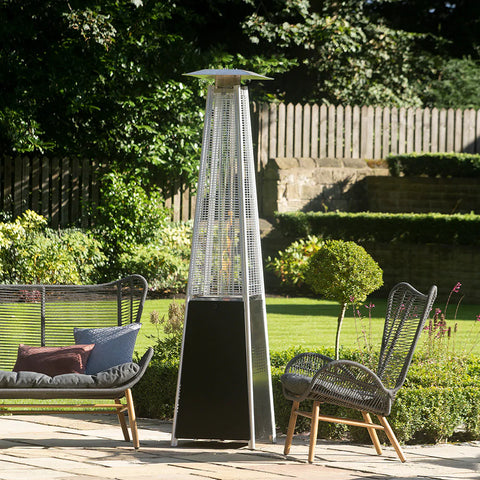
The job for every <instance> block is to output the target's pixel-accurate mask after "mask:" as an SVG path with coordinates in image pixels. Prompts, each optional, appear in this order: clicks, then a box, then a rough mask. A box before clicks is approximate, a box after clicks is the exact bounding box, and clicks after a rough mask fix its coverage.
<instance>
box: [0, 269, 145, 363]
mask: <svg viewBox="0 0 480 480" xmlns="http://www.w3.org/2000/svg"><path fill="white" fill-rule="evenodd" d="M146 295H147V282H146V281H145V279H144V278H143V277H141V276H140V275H131V276H129V277H126V278H123V279H121V280H117V281H115V282H110V283H105V284H101V285H0V369H1V370H11V369H12V367H13V365H14V364H15V360H16V358H17V350H18V345H19V344H20V343H23V344H25V345H31V346H65V345H73V344H74V343H75V340H74V338H73V329H74V327H80V328H101V327H111V326H117V325H119V326H120V325H126V324H128V323H132V322H139V321H140V318H141V316H142V311H143V305H144V302H145V298H146Z"/></svg>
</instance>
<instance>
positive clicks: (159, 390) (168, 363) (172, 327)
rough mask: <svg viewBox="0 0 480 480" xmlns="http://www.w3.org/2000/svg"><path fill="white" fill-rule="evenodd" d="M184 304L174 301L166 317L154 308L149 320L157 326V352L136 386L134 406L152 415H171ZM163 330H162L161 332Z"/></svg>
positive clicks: (142, 413) (180, 343)
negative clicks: (160, 316) (161, 315)
mask: <svg viewBox="0 0 480 480" xmlns="http://www.w3.org/2000/svg"><path fill="white" fill-rule="evenodd" d="M184 320H185V304H184V303H182V304H179V303H177V302H175V301H174V302H172V303H171V304H170V305H169V308H168V315H167V317H162V318H159V315H158V313H157V312H156V311H155V310H154V311H153V312H152V313H151V317H150V321H151V322H152V323H153V324H154V325H156V326H157V336H156V337H152V340H155V345H154V347H153V349H154V354H153V358H152V361H151V362H150V365H149V366H148V368H147V370H146V372H145V374H144V376H143V377H142V378H141V380H140V381H139V382H138V384H137V385H135V387H134V390H133V392H134V395H135V409H136V410H137V412H138V414H139V415H143V416H146V417H151V418H172V417H173V412H174V405H175V392H176V386H177V377H178V368H179V361H180V350H181V347H182V333H183V323H184ZM160 329H162V330H163V332H160Z"/></svg>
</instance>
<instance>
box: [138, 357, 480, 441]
mask: <svg viewBox="0 0 480 480" xmlns="http://www.w3.org/2000/svg"><path fill="white" fill-rule="evenodd" d="M303 351H304V350H303V349H302V348H290V349H288V350H285V351H281V352H272V353H271V367H272V388H273V399H274V407H275V418H276V422H277V427H278V429H279V430H280V431H281V432H283V433H284V432H286V429H287V425H288V420H289V417H290V411H291V406H292V403H291V402H290V401H288V400H286V399H285V397H284V396H283V393H282V386H281V382H280V376H281V375H282V373H283V372H284V369H285V365H286V364H287V363H288V361H289V360H290V359H291V358H292V357H293V356H295V355H296V354H298V353H301V352H303ZM318 352H319V353H323V354H324V355H327V356H330V357H332V356H333V355H334V352H333V348H328V349H321V350H318ZM340 356H341V358H345V359H350V360H355V361H362V354H361V352H359V351H356V350H347V349H344V350H342V351H341V355H340ZM419 360H420V359H419V357H416V358H415V359H414V363H413V364H412V367H411V369H410V371H409V374H408V376H407V381H406V383H405V385H404V387H403V388H402V389H400V391H399V392H398V394H397V398H396V400H395V403H394V405H393V408H392V413H391V415H390V416H389V422H390V424H391V425H392V427H393V429H394V431H395V433H396V435H397V438H398V439H399V441H400V442H402V443H412V444H414V443H437V442H439V441H445V440H454V439H455V440H474V439H477V440H478V439H479V438H480V389H479V388H478V382H479V380H480V378H479V377H480V373H479V372H480V368H479V367H480V358H478V357H473V356H472V357H470V358H469V359H468V360H467V361H466V365H465V369H464V372H463V374H462V375H459V376H456V377H454V378H453V379H452V377H448V376H447V377H445V378H448V381H445V382H436V384H434V385H432V378H431V375H428V374H427V373H426V370H425V369H423V368H422V366H421V365H419V364H417V363H416V362H419ZM447 368H448V367H447ZM177 376H178V361H170V360H169V361H166V362H159V361H156V360H155V358H154V360H153V361H152V363H151V365H150V366H149V367H148V369H147V372H146V374H145V375H144V377H143V378H142V380H141V381H140V382H139V383H138V384H137V385H136V386H135V387H134V391H133V394H134V398H135V405H136V409H137V413H138V415H139V416H143V417H149V418H161V419H171V418H172V417H173V412H174V404H175V392H176V385H177ZM436 378H437V380H438V377H436ZM309 406H310V405H308V402H304V404H302V407H303V408H307V409H308V408H309ZM322 412H323V413H325V414H328V415H336V416H350V417H352V418H358V419H361V414H360V413H359V412H357V411H353V410H349V409H346V408H341V407H337V406H335V405H328V404H324V405H322ZM309 429H310V424H309V420H308V419H306V418H303V417H299V418H298V421H297V425H296V431H297V432H305V431H308V430H309ZM318 436H319V438H326V439H339V438H345V436H349V437H350V438H352V439H353V440H354V441H357V442H363V443H367V444H369V443H370V438H369V436H368V432H367V430H366V429H365V428H358V427H347V426H346V425H338V424H333V423H326V422H320V423H319V434H318ZM381 438H382V441H384V442H386V441H387V440H386V437H384V436H381Z"/></svg>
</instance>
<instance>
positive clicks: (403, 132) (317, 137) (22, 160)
mask: <svg viewBox="0 0 480 480" xmlns="http://www.w3.org/2000/svg"><path fill="white" fill-rule="evenodd" d="M252 117H253V118H252V125H253V130H254V131H253V137H254V143H255V144H256V148H257V149H258V150H257V151H258V155H257V157H258V158H257V171H261V170H262V169H263V167H264V166H265V165H266V163H267V161H268V159H269V158H276V157H314V158H325V157H333V158H335V157H336V158H365V159H382V158H385V157H386V156H387V155H388V154H390V153H409V152H420V151H424V152H445V151H455V152H468V153H480V110H453V109H449V110H438V109H436V108H433V109H431V110H430V109H428V108H426V109H411V108H409V109H405V108H399V109H397V108H384V107H365V106H364V107H358V106H353V107H352V106H346V107H343V106H341V105H340V106H333V105H330V106H326V105H321V106H320V105H300V104H297V105H293V104H288V105H285V104H259V105H254V109H253V112H252ZM103 168H105V167H104V166H102V165H101V164H100V163H99V162H97V161H91V160H79V159H68V158H51V159H50V158H45V157H42V158H38V157H33V158H30V157H28V156H25V157H18V158H3V159H2V160H1V161H0V211H6V212H10V213H11V214H12V215H13V216H14V217H16V216H18V215H19V214H20V213H22V212H23V211H25V210H26V209H28V208H30V209H33V210H35V211H36V212H38V213H41V214H42V215H44V216H45V217H47V218H48V219H49V220H50V225H51V226H52V227H53V228H57V227H59V226H66V225H72V224H74V225H80V226H84V227H85V226H88V225H90V218H89V213H88V212H89V207H90V206H92V205H94V204H96V203H97V202H99V201H101V199H100V194H99V191H100V189H99V187H100V185H99V182H98V178H99V177H100V175H101V172H102V169H103ZM259 187H260V188H259V196H261V185H259ZM165 204H166V206H167V207H169V208H171V210H172V219H173V220H176V221H177V220H187V219H191V218H193V215H194V207H195V198H194V196H193V195H191V193H190V191H189V190H188V189H187V188H185V187H184V186H182V184H181V182H179V184H178V188H177V190H176V192H175V193H174V194H172V195H167V197H166V202H165ZM260 204H261V202H260Z"/></svg>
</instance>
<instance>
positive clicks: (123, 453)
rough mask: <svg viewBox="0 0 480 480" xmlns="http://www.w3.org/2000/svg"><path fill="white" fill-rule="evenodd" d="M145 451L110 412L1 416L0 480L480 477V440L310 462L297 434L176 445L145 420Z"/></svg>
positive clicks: (164, 429)
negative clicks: (264, 440)
mask: <svg viewBox="0 0 480 480" xmlns="http://www.w3.org/2000/svg"><path fill="white" fill-rule="evenodd" d="M139 426H140V441H141V449H140V450H138V451H135V450H134V449H133V448H132V447H131V446H130V445H129V444H127V443H126V442H124V441H123V440H122V434H121V430H120V428H119V427H118V426H117V423H116V419H115V418H114V417H110V416H104V415H100V416H73V415H71V416H67V415H65V416H43V415H42V416H11V417H0V431H1V432H2V435H1V439H0V479H5V480H11V479H15V480H24V479H28V480H36V479H56V480H61V479H66V480H67V479H68V480H87V479H88V480H92V479H96V478H105V479H122V480H123V479H125V480H127V479H132V480H133V479H135V480H144V479H161V480H170V479H186V480H189V479H191V480H199V479H219V480H229V479H232V480H237V479H238V480H253V479H255V480H257V479H258V480H273V479H285V480H288V479H295V478H299V479H300V478H301V479H308V480H311V479H312V480H354V479H358V480H361V479H367V480H373V479H377V480H381V479H392V478H394V479H398V480H407V479H424V480H425V479H442V480H443V479H445V480H452V479H462V480H470V479H480V442H473V443H464V444H455V445H452V444H445V445H437V446H425V447H422V446H415V447H412V446H407V447H405V453H406V455H407V457H408V461H407V463H405V464H402V463H400V462H399V461H398V460H397V458H396V455H395V453H394V451H393V450H392V449H391V448H385V453H384V455H383V456H381V457H380V456H377V455H375V453H374V450H373V447H370V446H368V445H352V444H349V443H343V442H330V441H328V442H327V441H322V440H319V441H318V444H317V450H316V463H315V464H313V465H309V464H308V463H306V457H307V445H308V439H307V438H306V437H301V436H300V437H296V439H295V441H294V444H293V446H292V450H291V455H289V456H288V457H284V456H283V455H282V449H283V441H284V437H280V438H279V439H278V443H277V444H261V445H257V450H255V451H251V450H248V449H247V448H246V446H245V445H242V444H235V443H219V442H212V443H209V442H187V441H183V442H180V443H179V446H178V447H177V448H172V447H170V430H171V424H170V423H167V422H160V421H154V420H140V421H139Z"/></svg>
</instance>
